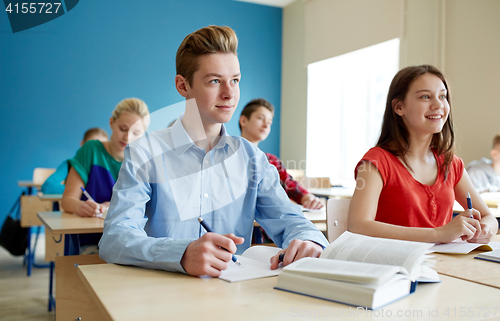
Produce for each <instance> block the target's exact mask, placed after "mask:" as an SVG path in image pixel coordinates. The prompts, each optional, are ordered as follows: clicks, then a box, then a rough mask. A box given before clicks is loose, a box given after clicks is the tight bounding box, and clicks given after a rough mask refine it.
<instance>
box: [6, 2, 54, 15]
mask: <svg viewBox="0 0 500 321" xmlns="http://www.w3.org/2000/svg"><path fill="white" fill-rule="evenodd" d="M60 6H61V3H60V2H58V3H50V2H48V3H45V2H38V3H37V2H32V3H21V5H19V3H16V4H14V5H12V3H9V5H8V6H7V8H5V11H7V12H8V13H12V12H14V13H19V12H21V13H37V11H38V13H57V11H59V7H60ZM44 8H45V11H44ZM19 9H20V10H19ZM53 9H55V11H52V10H53Z"/></svg>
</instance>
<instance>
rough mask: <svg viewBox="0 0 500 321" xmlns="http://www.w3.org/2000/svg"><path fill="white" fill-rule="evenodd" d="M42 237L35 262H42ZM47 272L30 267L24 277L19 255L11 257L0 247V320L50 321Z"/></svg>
mask: <svg viewBox="0 0 500 321" xmlns="http://www.w3.org/2000/svg"><path fill="white" fill-rule="evenodd" d="M44 255H45V237H44V235H43V234H41V235H40V236H39V239H38V244H37V250H36V262H37V263H45V262H44V261H43V258H44ZM48 291H49V269H48V268H33V270H32V273H31V276H30V277H28V276H26V267H24V266H23V257H22V256H12V255H11V254H10V253H9V252H7V251H6V250H5V249H4V248H3V247H0V320H2V321H18V320H23V321H24V320H30V321H32V320H33V321H39V320H40V321H41V320H43V321H46V320H50V321H52V320H54V319H55V314H54V311H52V312H48V310H47V304H48Z"/></svg>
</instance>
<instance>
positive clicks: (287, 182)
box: [239, 98, 323, 209]
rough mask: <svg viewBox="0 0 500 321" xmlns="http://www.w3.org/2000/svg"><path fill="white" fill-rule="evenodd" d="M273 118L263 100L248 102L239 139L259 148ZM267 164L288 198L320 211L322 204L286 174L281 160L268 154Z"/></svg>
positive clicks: (270, 106) (268, 131)
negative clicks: (270, 165) (272, 169)
mask: <svg viewBox="0 0 500 321" xmlns="http://www.w3.org/2000/svg"><path fill="white" fill-rule="evenodd" d="M273 118H274V106H273V105H272V104H271V103H270V102H269V101H267V100H265V99H263V98H257V99H254V100H252V101H250V102H249V103H248V104H246V106H245V107H244V108H243V110H242V111H241V116H240V124H239V125H240V130H241V137H243V138H246V139H247V140H248V141H249V142H250V143H253V144H254V145H255V146H259V143H260V142H261V141H263V140H265V139H266V138H267V136H269V133H270V132H271V125H272V123H273ZM265 154H266V156H267V159H268V160H269V163H271V164H273V165H274V166H275V167H276V169H277V170H278V174H279V176H280V182H281V186H283V188H284V189H285V191H286V194H287V195H288V197H289V198H290V199H291V200H293V201H294V202H295V203H297V204H301V205H303V206H304V207H305V208H309V209H320V208H322V207H323V204H322V203H321V202H320V200H319V198H318V197H316V196H314V194H312V193H309V192H308V191H307V190H306V189H305V188H304V187H302V186H301V185H300V184H299V183H298V182H297V181H295V180H293V178H292V176H291V175H290V174H288V173H287V171H286V168H285V167H284V166H283V163H282V162H281V160H280V159H279V158H278V157H277V156H275V155H273V154H270V153H265Z"/></svg>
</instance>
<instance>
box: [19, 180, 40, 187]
mask: <svg viewBox="0 0 500 321" xmlns="http://www.w3.org/2000/svg"><path fill="white" fill-rule="evenodd" d="M17 185H18V186H20V187H36V188H40V187H42V184H35V183H33V181H17Z"/></svg>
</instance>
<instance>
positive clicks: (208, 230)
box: [198, 216, 241, 266]
mask: <svg viewBox="0 0 500 321" xmlns="http://www.w3.org/2000/svg"><path fill="white" fill-rule="evenodd" d="M198 222H200V224H201V226H203V227H204V228H205V230H207V232H210V233H213V231H212V229H211V228H210V226H208V224H207V223H205V221H204V220H203V218H202V217H201V216H200V217H198ZM221 249H223V250H226V251H227V249H225V248H223V247H221ZM228 252H229V251H228ZM232 260H233V262H234V263H236V264H237V265H238V266H241V263H240V261H238V259H237V258H236V256H234V254H233V258H232Z"/></svg>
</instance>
